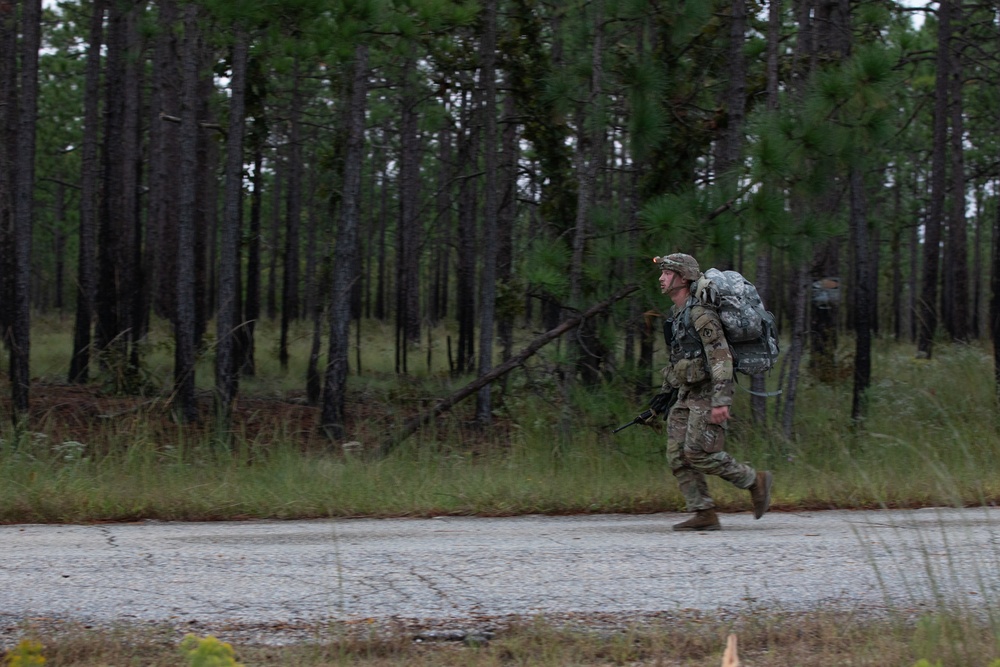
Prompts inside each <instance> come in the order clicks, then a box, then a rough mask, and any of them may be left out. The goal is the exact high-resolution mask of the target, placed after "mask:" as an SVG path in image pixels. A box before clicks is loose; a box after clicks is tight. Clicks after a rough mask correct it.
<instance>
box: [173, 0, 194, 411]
mask: <svg viewBox="0 0 1000 667" xmlns="http://www.w3.org/2000/svg"><path fill="white" fill-rule="evenodd" d="M183 14H184V41H183V52H182V56H183V59H182V68H183V77H182V80H183V93H182V98H181V100H182V106H181V133H180V134H181V147H180V149H181V172H180V183H181V185H180V195H181V198H180V207H179V208H180V211H179V216H178V226H177V227H178V233H177V297H176V299H177V316H176V319H175V321H174V340H175V353H174V409H175V411H176V413H177V416H178V418H179V419H180V420H181V421H183V422H193V421H195V420H197V418H198V407H197V404H196V402H195V366H194V364H195V328H196V321H195V320H196V312H195V217H196V208H197V196H198V195H197V190H198V184H197V178H198V117H197V109H198V60H199V59H198V53H199V35H198V8H197V6H196V5H188V6H186V7H185V8H184V10H183Z"/></svg>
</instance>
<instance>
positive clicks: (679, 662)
mask: <svg viewBox="0 0 1000 667" xmlns="http://www.w3.org/2000/svg"><path fill="white" fill-rule="evenodd" d="M590 620H593V619H590ZM478 622H479V623H480V624H482V623H487V624H488V625H489V626H490V628H491V629H490V631H488V632H480V631H477V630H468V631H465V632H439V633H434V632H430V631H428V630H427V628H426V627H424V628H423V629H421V628H417V627H413V626H410V627H408V626H405V625H396V626H394V627H387V628H383V629H380V630H375V629H374V627H375V626H369V627H359V626H352V627H348V626H346V625H338V626H325V627H317V628H312V629H311V630H310V631H307V632H305V633H304V634H302V635H300V636H299V639H298V640H297V641H294V642H291V643H288V644H283V645H277V644H276V645H263V644H261V643H260V642H259V641H256V642H254V641H250V640H244V641H240V640H238V639H237V638H235V636H227V634H226V632H225V631H223V632H220V633H218V634H217V636H218V637H219V638H220V639H223V640H224V641H228V642H230V643H231V644H233V646H234V647H235V648H236V658H237V660H238V661H239V662H240V663H243V664H245V665H247V667H252V666H257V665H260V666H272V665H273V666H279V665H280V666H282V667H319V666H320V665H352V666H356V667H402V666H403V665H406V666H413V667H431V666H439V667H453V666H454V667H458V666H463V667H500V666H502V665H504V666H505V665H536V666H539V667H562V666H569V665H574V666H586V667H605V666H607V667H610V666H612V665H615V666H619V665H621V666H625V665H627V666H630V667H647V666H649V667H652V666H660V667H717V666H718V665H719V664H722V665H723V667H739V666H740V665H742V666H743V667H830V666H831V665H851V666H852V667H913V665H914V664H916V663H917V661H918V660H920V659H926V660H928V661H930V663H931V664H937V663H938V662H940V663H941V664H942V665H944V666H945V667H948V666H961V667H978V666H982V667H989V666H990V665H991V664H992V663H993V660H994V659H995V658H996V656H997V655H1000V650H998V640H997V633H996V631H995V629H994V628H990V627H989V625H988V624H987V623H985V622H984V621H982V620H977V619H973V618H969V617H963V616H959V615H951V616H927V617H923V618H920V619H903V618H890V617H883V618H871V617H861V616H856V615H853V614H845V613H836V612H816V613H808V614H804V613H799V614H778V615H773V616H757V617H754V618H743V619H736V620H732V619H707V618H687V619H682V618H673V619H665V618H659V619H646V620H644V621H635V622H631V623H629V624H627V625H621V626H615V625H614V624H613V623H612V624H609V619H608V618H607V617H603V616H602V617H601V618H600V619H599V622H598V623H588V619H585V618H579V617H578V618H575V619H574V621H573V623H572V624H571V625H567V624H566V622H565V619H564V620H563V622H556V621H554V620H547V619H493V620H492V621H487V620H486V619H479V621H478ZM189 631H191V629H190V628H165V627H160V628H150V627H134V626H133V627H121V628H116V629H95V628H83V627H79V626H73V627H60V628H55V627H51V626H50V627H49V628H48V629H46V630H42V629H41V628H39V627H38V626H35V627H31V626H25V627H22V628H20V633H15V634H17V635H18V636H15V634H6V635H5V636H3V638H2V639H3V641H4V642H5V644H6V646H7V647H8V648H9V647H10V646H12V645H13V642H14V641H16V640H17V639H20V638H22V637H27V636H30V637H32V638H33V639H36V640H39V641H41V642H42V643H43V644H44V647H45V649H44V655H45V656H46V658H47V660H48V661H47V663H46V665H47V666H48V667H60V666H63V665H74V666H80V667H97V666H98V665H149V666H152V667H159V666H161V665H162V666H164V667H166V666H168V665H170V666H173V665H178V664H182V659H181V657H180V653H179V651H178V644H179V642H180V637H181V636H182V634H183V633H185V632H189ZM737 637H738V638H739V639H738V642H739V653H740V655H739V656H737V654H736V642H737V640H736V638H737ZM285 639H286V641H287V637H286V638H285ZM0 656H2V654H0ZM0 663H2V659H0Z"/></svg>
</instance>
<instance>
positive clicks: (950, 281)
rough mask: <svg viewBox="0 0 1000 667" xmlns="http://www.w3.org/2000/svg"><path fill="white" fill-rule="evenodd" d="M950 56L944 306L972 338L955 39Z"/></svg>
mask: <svg viewBox="0 0 1000 667" xmlns="http://www.w3.org/2000/svg"><path fill="white" fill-rule="evenodd" d="M952 12H953V14H952V17H951V23H952V26H955V25H957V24H959V23H960V22H961V20H962V3H958V4H956V5H954V7H953V8H952ZM950 42H951V53H950V56H951V57H950V60H949V63H948V64H949V70H950V72H949V74H950V76H949V99H948V104H949V115H950V117H951V135H950V155H949V157H950V158H951V160H950V161H951V215H950V216H949V224H948V238H947V240H946V248H947V249H946V256H947V258H948V259H947V261H946V262H945V263H944V266H943V270H944V274H945V280H944V282H945V290H944V299H943V303H942V306H943V307H944V308H945V309H946V310H944V311H943V314H944V322H945V323H946V325H947V327H948V332H949V333H950V334H951V337H952V340H958V341H968V340H969V264H968V262H969V257H968V254H969V253H968V245H969V239H968V238H967V236H968V223H967V221H966V218H965V209H966V206H967V202H966V199H965V146H964V142H965V121H964V119H963V115H962V111H963V108H962V84H963V80H964V78H965V77H964V75H963V73H962V47H961V46H960V43H961V40H960V39H952V40H950Z"/></svg>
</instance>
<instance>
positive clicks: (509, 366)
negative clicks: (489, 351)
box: [378, 285, 639, 456]
mask: <svg viewBox="0 0 1000 667" xmlns="http://www.w3.org/2000/svg"><path fill="white" fill-rule="evenodd" d="M637 289H639V287H638V286H637V285H629V286H628V287H626V288H624V289H622V290H621V291H620V292H618V293H617V294H615V295H614V296H612V297H610V298H608V299H606V300H604V301H602V302H601V303H599V304H597V305H595V306H592V307H591V308H589V309H587V310H586V311H584V312H583V313H578V314H576V315H573V316H572V317H570V318H568V319H566V320H564V321H563V322H562V323H561V324H560V325H559V326H557V327H555V328H553V329H549V330H548V331H546V332H545V333H543V334H542V335H541V336H538V337H537V338H535V339H534V340H533V341H531V343H529V344H528V346H527V347H525V348H524V349H523V350H521V351H520V352H519V353H517V355H515V356H513V357H511V358H510V359H508V360H507V361H505V362H504V363H502V364H500V365H499V366H497V367H496V368H494V369H493V370H492V371H490V372H489V373H486V374H485V375H483V376H481V377H478V378H476V379H475V380H473V381H472V382H470V383H469V384H467V385H465V386H464V387H462V388H461V389H459V390H458V391H456V392H455V393H453V394H451V395H450V396H448V397H447V398H445V399H443V400H441V401H440V402H439V403H437V404H436V405H435V406H434V407H433V408H431V409H430V410H428V411H426V412H424V413H422V414H419V415H417V416H416V417H413V418H411V419H408V420H407V421H406V422H405V423H404V424H403V426H402V428H400V429H399V430H398V431H397V432H396V433H395V434H394V435H393V437H391V438H389V439H387V440H385V441H383V442H382V445H381V446H380V447H379V450H378V454H379V455H380V456H386V455H387V454H389V453H390V452H391V451H392V450H394V449H395V448H396V447H397V446H399V445H400V443H402V442H403V441H404V440H406V439H407V438H408V437H410V436H411V435H413V434H414V433H415V432H416V431H417V429H419V428H420V427H421V426H423V425H424V424H427V423H428V422H430V421H431V420H432V419H434V418H435V417H437V416H439V415H441V414H443V413H445V412H447V411H448V410H450V409H451V408H452V406H454V405H455V404H456V403H458V402H459V401H461V400H462V399H463V398H466V397H468V396H470V395H472V394H474V393H476V392H477V391H479V390H480V389H482V388H483V387H485V386H486V385H488V384H490V383H491V382H493V381H494V380H498V379H499V378H501V377H503V376H504V375H506V374H507V373H509V372H510V371H512V370H514V369H515V368H517V367H519V366H520V365H521V364H523V363H524V362H525V361H526V360H527V359H528V358H530V357H531V356H532V355H534V354H535V353H536V352H538V351H539V350H540V349H542V348H543V347H544V346H545V345H547V344H548V343H551V342H552V341H554V340H555V339H557V338H559V337H560V336H563V335H564V334H566V333H567V332H569V331H572V330H573V329H575V328H576V327H578V326H580V324H581V323H583V322H584V321H586V320H587V319H589V318H591V317H593V316H595V315H597V314H598V313H601V312H603V311H605V310H607V309H608V308H610V307H611V306H612V305H613V304H615V303H617V302H618V301H621V300H622V299H624V298H625V297H626V296H628V295H629V294H631V293H632V292H634V291H636V290H637Z"/></svg>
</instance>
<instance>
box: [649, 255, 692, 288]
mask: <svg viewBox="0 0 1000 667" xmlns="http://www.w3.org/2000/svg"><path fill="white" fill-rule="evenodd" d="M653 262H654V263H656V265H657V266H659V267H660V270H661V271H673V272H675V273H676V274H678V275H679V276H680V277H681V278H683V279H684V280H690V281H694V280H698V278H700V277H701V269H700V268H699V267H698V260H696V259H695V258H694V257H692V256H691V255H685V254H684V253H682V252H675V253H673V254H672V255H667V256H665V257H654V258H653Z"/></svg>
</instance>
